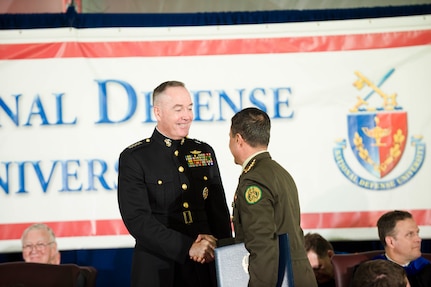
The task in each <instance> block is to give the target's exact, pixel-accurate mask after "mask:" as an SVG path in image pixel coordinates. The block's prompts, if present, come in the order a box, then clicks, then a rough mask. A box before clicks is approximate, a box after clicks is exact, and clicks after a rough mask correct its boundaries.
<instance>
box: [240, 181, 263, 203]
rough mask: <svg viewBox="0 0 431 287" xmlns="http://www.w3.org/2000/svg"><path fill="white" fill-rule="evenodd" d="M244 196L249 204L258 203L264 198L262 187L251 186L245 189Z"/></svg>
mask: <svg viewBox="0 0 431 287" xmlns="http://www.w3.org/2000/svg"><path fill="white" fill-rule="evenodd" d="M244 197H245V201H247V203H248V204H256V203H258V202H259V200H261V198H262V189H260V187H258V186H256V185H252V186H249V187H247V190H246V191H245V194H244Z"/></svg>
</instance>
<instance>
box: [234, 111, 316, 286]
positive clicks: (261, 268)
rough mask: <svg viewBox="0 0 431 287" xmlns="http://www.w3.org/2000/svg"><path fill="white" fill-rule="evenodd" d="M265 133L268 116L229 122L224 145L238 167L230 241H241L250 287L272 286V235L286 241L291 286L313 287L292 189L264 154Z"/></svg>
mask: <svg viewBox="0 0 431 287" xmlns="http://www.w3.org/2000/svg"><path fill="white" fill-rule="evenodd" d="M269 129H270V120H269V117H268V115H267V114H266V113H264V112H263V111H260V110H258V109H256V108H247V109H244V110H242V111H240V112H239V113H237V114H236V115H235V116H234V117H233V118H232V126H231V133H230V142H229V147H230V150H231V152H232V154H233V156H234V158H235V162H236V163H237V164H241V165H242V166H243V171H242V174H241V176H240V178H239V184H238V187H237V190H236V193H235V197H234V202H233V224H234V230H235V241H237V242H244V243H245V246H246V248H247V250H248V251H249V252H250V257H249V274H250V281H249V286H250V287H258V286H261V287H269V286H276V285H277V274H278V262H279V261H278V254H279V251H278V246H279V245H278V235H281V234H284V233H287V234H288V236H289V241H290V251H291V259H292V268H293V274H294V286H295V287H313V286H317V282H316V279H315V276H314V273H313V269H312V268H311V265H310V263H309V261H308V258H307V255H306V252H305V249H304V235H303V231H302V229H301V226H300V206H299V200H298V192H297V188H296V185H295V182H294V180H293V178H292V177H291V175H290V174H289V173H288V172H287V171H286V170H285V169H284V168H283V167H282V166H280V165H279V164H278V163H277V162H275V161H274V160H272V158H271V156H270V154H269V152H268V151H267V150H266V149H267V146H268V143H269Z"/></svg>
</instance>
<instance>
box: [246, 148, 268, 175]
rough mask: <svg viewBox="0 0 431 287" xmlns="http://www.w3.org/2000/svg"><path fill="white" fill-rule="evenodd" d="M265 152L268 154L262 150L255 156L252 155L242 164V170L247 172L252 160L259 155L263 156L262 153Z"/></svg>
mask: <svg viewBox="0 0 431 287" xmlns="http://www.w3.org/2000/svg"><path fill="white" fill-rule="evenodd" d="M264 152H268V150H266V149H265V150H261V151H258V152H256V153H254V154H252V155H251V156H249V157H248V158H247V159H246V160H245V161H244V162H243V163H242V170H245V168H246V167H247V165H248V163H249V162H250V161H251V159H252V158H254V157H255V156H257V155H259V154H261V153H264Z"/></svg>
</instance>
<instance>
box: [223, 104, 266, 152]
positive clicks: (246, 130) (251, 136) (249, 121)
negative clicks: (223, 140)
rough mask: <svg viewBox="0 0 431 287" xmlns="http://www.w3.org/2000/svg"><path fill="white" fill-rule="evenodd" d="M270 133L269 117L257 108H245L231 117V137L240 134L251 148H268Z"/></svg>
mask: <svg viewBox="0 0 431 287" xmlns="http://www.w3.org/2000/svg"><path fill="white" fill-rule="evenodd" d="M270 131H271V120H270V119H269V116H268V115H267V114H266V113H265V112H264V111H262V110H259V109H258V108H245V109H243V110H241V111H239V112H238V113H236V114H235V115H234V116H233V117H232V125H231V133H232V135H235V134H240V135H241V136H242V138H243V139H244V140H245V141H246V142H247V143H248V144H249V145H250V146H252V147H258V146H268V144H269V137H270Z"/></svg>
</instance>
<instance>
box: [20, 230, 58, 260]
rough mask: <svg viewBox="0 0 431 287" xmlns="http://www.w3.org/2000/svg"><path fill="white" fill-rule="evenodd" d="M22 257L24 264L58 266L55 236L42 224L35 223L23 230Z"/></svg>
mask: <svg viewBox="0 0 431 287" xmlns="http://www.w3.org/2000/svg"><path fill="white" fill-rule="evenodd" d="M21 242H22V257H23V258H24V261H25V262H35V263H45V264H60V252H59V251H58V249H57V242H56V240H55V234H54V232H53V231H52V229H51V228H50V227H49V226H48V225H46V224H43V223H35V224H33V225H31V226H29V227H27V229H26V230H24V232H23V234H22V237H21Z"/></svg>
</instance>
